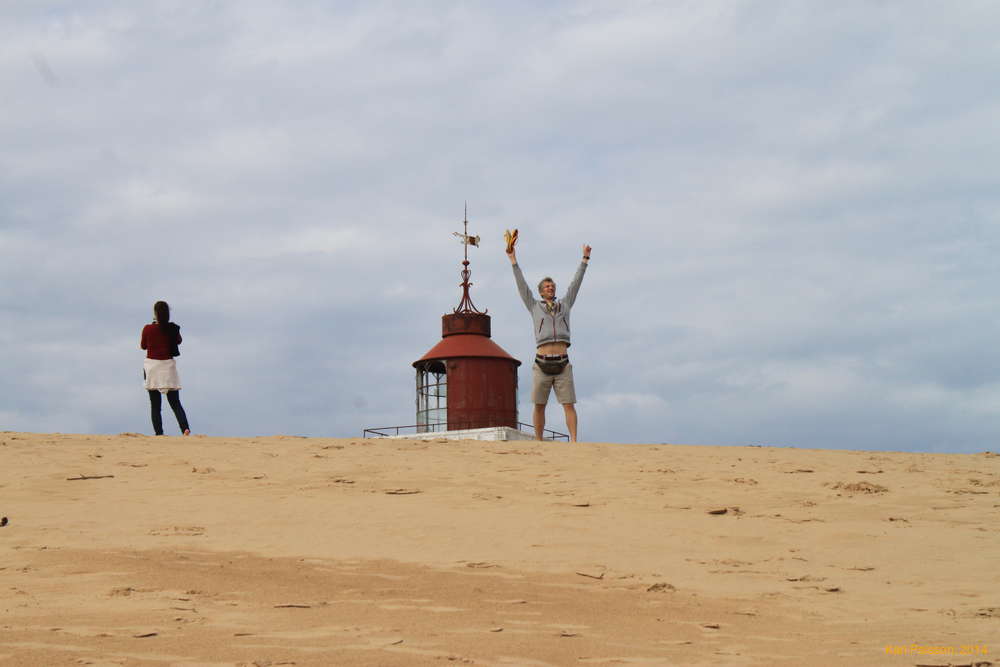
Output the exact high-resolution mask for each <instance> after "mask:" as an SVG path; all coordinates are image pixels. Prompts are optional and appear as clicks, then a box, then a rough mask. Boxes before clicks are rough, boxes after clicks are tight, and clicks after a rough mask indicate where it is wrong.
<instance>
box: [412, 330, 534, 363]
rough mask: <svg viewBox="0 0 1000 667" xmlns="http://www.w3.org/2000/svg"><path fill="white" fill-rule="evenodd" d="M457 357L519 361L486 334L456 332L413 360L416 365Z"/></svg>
mask: <svg viewBox="0 0 1000 667" xmlns="http://www.w3.org/2000/svg"><path fill="white" fill-rule="evenodd" d="M457 357H492V358H495V359H510V360H512V361H514V362H515V363H516V364H517V365H518V366H520V365H521V362H520V361H518V360H517V359H515V358H514V357H512V356H510V355H509V354H507V352H506V351H504V349H503V348H502V347H500V346H499V345H497V344H496V343H494V342H493V341H492V340H490V339H489V338H487V337H486V336H478V335H475V334H456V335H453V336H448V337H447V338H443V339H442V340H441V342H440V343H438V344H437V345H435V346H434V347H432V348H431V349H430V350H428V351H427V354H425V355H424V356H422V357H420V358H419V359H417V360H416V361H414V362H413V365H414V366H416V365H417V364H419V363H420V362H421V361H429V360H431V359H455V358H457Z"/></svg>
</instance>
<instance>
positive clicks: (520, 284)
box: [507, 248, 535, 311]
mask: <svg viewBox="0 0 1000 667" xmlns="http://www.w3.org/2000/svg"><path fill="white" fill-rule="evenodd" d="M507 259H509V260H510V265H511V268H512V269H514V282H515V283H517V293H518V294H520V295H521V301H523V302H524V307H525V308H527V309H528V310H529V311H530V310H531V307H532V306H534V305H535V297H534V293H533V292H532V291H531V288H530V287H528V283H526V282H524V274H523V273H521V267H520V266H518V264H517V253H516V252H515V251H514V248H511V249H510V252H508V253H507Z"/></svg>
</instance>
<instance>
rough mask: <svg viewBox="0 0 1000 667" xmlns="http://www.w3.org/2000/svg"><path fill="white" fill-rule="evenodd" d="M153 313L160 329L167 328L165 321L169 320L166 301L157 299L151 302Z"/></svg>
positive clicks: (168, 308)
mask: <svg viewBox="0 0 1000 667" xmlns="http://www.w3.org/2000/svg"><path fill="white" fill-rule="evenodd" d="M153 315H155V316H156V323H157V324H159V325H160V330H161V331H166V330H167V323H168V322H170V306H169V305H167V302H166V301H157V302H156V303H154V304H153Z"/></svg>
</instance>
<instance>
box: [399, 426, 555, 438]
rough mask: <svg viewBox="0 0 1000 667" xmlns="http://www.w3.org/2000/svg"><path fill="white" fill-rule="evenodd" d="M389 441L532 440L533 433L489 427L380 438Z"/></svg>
mask: <svg viewBox="0 0 1000 667" xmlns="http://www.w3.org/2000/svg"><path fill="white" fill-rule="evenodd" d="M382 437H385V438H389V439H390V440H494V441H507V440H534V439H535V434H534V433H525V432H524V431H519V430H517V429H516V428H511V427H509V426H489V427H486V428H469V429H462V430H458V431H437V432H434V433H411V434H409V435H386V436H382Z"/></svg>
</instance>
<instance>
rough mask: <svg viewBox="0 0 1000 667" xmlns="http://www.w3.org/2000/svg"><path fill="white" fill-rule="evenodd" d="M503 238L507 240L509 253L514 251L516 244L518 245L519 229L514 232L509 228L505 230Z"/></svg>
mask: <svg viewBox="0 0 1000 667" xmlns="http://www.w3.org/2000/svg"><path fill="white" fill-rule="evenodd" d="M503 240H504V241H506V242H507V254H508V255H509V254H511V253H512V252H514V246H515V245H517V230H516V229H515V230H514V231H513V232H512V231H510V230H509V229H507V230H504V233H503Z"/></svg>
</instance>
